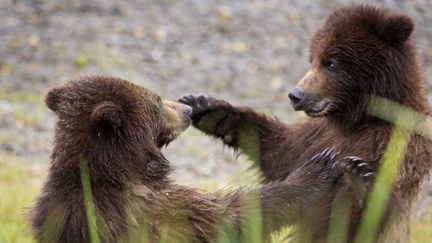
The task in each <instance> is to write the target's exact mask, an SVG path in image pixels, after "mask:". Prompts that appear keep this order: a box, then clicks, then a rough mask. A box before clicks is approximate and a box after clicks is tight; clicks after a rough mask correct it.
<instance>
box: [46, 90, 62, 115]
mask: <svg viewBox="0 0 432 243" xmlns="http://www.w3.org/2000/svg"><path fill="white" fill-rule="evenodd" d="M63 94H64V90H63V89H62V88H60V87H55V88H52V89H50V90H49V91H48V93H47V94H46V95H45V104H46V106H47V107H48V108H49V109H50V110H52V111H54V112H57V111H58V110H59V108H60V102H61V101H62V96H63Z"/></svg>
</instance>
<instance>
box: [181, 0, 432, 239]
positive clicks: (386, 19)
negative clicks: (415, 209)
mask: <svg viewBox="0 0 432 243" xmlns="http://www.w3.org/2000/svg"><path fill="white" fill-rule="evenodd" d="M413 28H414V23H413V21H412V20H411V18H409V17H407V16H405V15H400V14H394V13H391V12H390V11H388V10H385V9H380V8H376V7H372V6H351V7H345V8H341V9H338V10H336V11H335V12H334V13H332V14H331V15H330V16H329V17H328V18H327V20H326V21H325V23H324V24H323V25H322V26H321V27H320V28H319V29H318V30H317V31H316V32H315V33H314V35H313V36H312V40H311V43H310V66H311V67H310V70H309V71H308V72H307V73H306V75H305V76H304V77H303V78H302V79H301V81H300V82H299V83H298V84H297V86H296V88H295V89H294V90H293V91H292V92H291V93H290V94H289V98H290V99H291V103H292V106H293V107H294V109H295V110H303V111H305V112H306V114H307V115H308V116H310V117H311V118H310V119H308V120H307V121H305V122H303V123H300V124H296V125H292V126H287V125H286V124H283V123H282V122H280V121H279V120H276V119H271V118H267V117H265V116H263V115H261V114H258V113H256V112H255V111H253V110H251V109H250V108H246V107H235V106H232V105H231V104H229V103H228V102H226V101H223V100H218V99H215V98H212V97H209V96H206V95H189V96H185V97H183V98H181V99H180V101H181V102H183V103H185V104H189V105H191V106H192V107H193V108H194V113H193V116H192V118H193V124H194V125H195V126H196V127H197V128H198V129H200V130H202V131H203V132H205V133H207V134H210V135H213V136H216V137H219V138H221V139H222V140H223V141H224V143H225V144H227V145H229V146H232V147H234V148H236V149H237V148H239V149H240V150H242V151H243V152H244V153H246V154H248V155H249V156H250V157H251V158H252V159H253V160H254V161H255V165H256V166H257V167H259V168H260V169H261V171H262V173H263V175H264V181H265V182H273V181H278V180H281V179H283V178H286V177H287V176H289V175H290V174H291V173H293V171H296V170H297V169H298V168H299V167H300V166H302V165H303V163H304V161H306V160H305V159H306V158H309V157H310V156H312V155H313V154H315V153H317V152H318V151H320V150H322V149H324V148H325V147H332V148H334V149H335V150H336V151H339V152H340V155H341V156H347V155H355V156H356V157H350V159H349V160H348V161H345V162H346V163H345V162H344V163H340V166H339V168H340V169H341V170H342V171H344V172H345V173H344V177H343V179H342V180H340V181H339V182H338V183H337V184H336V186H335V187H334V188H333V190H332V191H331V195H330V196H328V197H325V198H322V200H320V202H319V203H318V205H316V207H317V208H319V210H310V211H308V212H306V214H305V215H304V216H305V217H304V220H302V221H301V222H300V224H301V225H303V226H304V227H306V229H307V230H305V231H306V232H308V233H310V235H311V237H312V240H313V241H314V242H326V240H327V232H328V228H329V220H330V208H331V206H332V204H333V203H334V202H335V200H337V199H338V198H341V197H348V198H351V199H352V200H351V201H352V203H353V206H352V215H351V223H350V227H349V236H348V239H349V240H350V241H351V240H353V238H354V237H355V235H356V232H357V229H358V225H359V222H360V219H361V216H362V213H363V211H364V208H365V199H366V197H367V195H368V191H369V190H370V185H371V184H372V183H373V180H374V173H375V172H376V171H377V170H378V168H379V166H380V163H381V160H382V158H383V154H384V152H385V150H386V146H387V144H388V141H389V138H390V134H391V132H392V130H393V128H394V125H393V123H391V122H388V121H385V120H382V119H380V118H377V117H375V116H372V115H370V114H369V113H368V107H369V106H370V104H371V101H372V100H373V99H374V98H373V97H383V98H385V99H388V100H391V101H393V102H397V103H399V104H401V105H404V106H406V107H409V108H411V109H413V110H415V111H417V112H420V113H423V114H429V106H428V103H427V99H426V96H425V92H424V88H423V80H422V77H421V71H420V68H419V65H418V62H417V59H416V55H415V50H414V47H413V44H412V41H411V37H410V36H411V33H412V31H413ZM251 130H252V131H254V132H251ZM245 134H246V135H250V134H254V136H253V137H251V138H250V139H252V140H253V139H254V138H256V139H257V141H256V143H255V144H254V143H251V142H250V141H248V142H245V137H247V136H246V135H245ZM251 144H252V145H251ZM431 155H432V144H431V142H430V141H429V140H428V139H426V138H423V137H421V136H420V135H418V134H411V136H410V138H409V144H408V148H407V151H406V153H405V156H404V158H403V161H402V165H401V168H400V171H399V174H398V176H397V178H396V183H395V185H394V187H393V190H392V194H391V198H390V200H389V205H388V210H387V212H386V214H385V218H384V221H383V223H382V227H381V229H380V233H379V235H378V236H377V237H376V238H375V239H376V240H377V241H379V242H382V240H384V239H386V240H389V239H390V238H393V239H396V240H397V242H407V241H408V239H409V227H408V225H409V216H410V211H411V208H412V205H413V203H414V202H415V200H416V198H417V192H418V190H419V186H420V183H421V181H422V179H423V178H424V176H425V175H427V174H428V173H429V170H430V168H431V165H432V157H431ZM305 186H307V185H305ZM304 193H305V194H307V193H308V192H307V191H304ZM281 211H283V210H281Z"/></svg>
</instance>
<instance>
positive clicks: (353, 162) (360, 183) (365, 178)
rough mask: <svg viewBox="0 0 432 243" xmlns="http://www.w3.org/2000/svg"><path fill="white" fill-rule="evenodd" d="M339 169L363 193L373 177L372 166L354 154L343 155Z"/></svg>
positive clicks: (367, 188)
mask: <svg viewBox="0 0 432 243" xmlns="http://www.w3.org/2000/svg"><path fill="white" fill-rule="evenodd" d="M338 167H339V168H340V170H341V171H342V172H343V173H344V174H346V175H347V176H348V178H349V179H350V180H351V182H352V183H353V185H354V186H355V187H356V188H357V189H358V190H360V193H361V194H363V195H365V194H367V192H368V191H369V189H370V187H371V185H372V182H373V180H374V178H375V173H374V172H373V170H372V167H371V166H370V165H369V164H368V163H365V162H364V161H363V159H361V158H359V157H356V156H347V157H344V158H343V159H342V160H341V161H340V162H339V163H338Z"/></svg>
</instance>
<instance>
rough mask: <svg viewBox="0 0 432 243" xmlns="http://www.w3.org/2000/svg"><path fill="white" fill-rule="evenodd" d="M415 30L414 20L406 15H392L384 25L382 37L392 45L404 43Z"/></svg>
mask: <svg viewBox="0 0 432 243" xmlns="http://www.w3.org/2000/svg"><path fill="white" fill-rule="evenodd" d="M413 30H414V21H413V20H412V19H411V18H410V17H408V16H405V15H392V16H390V17H388V18H387V19H386V21H385V22H384V24H383V26H382V31H381V37H382V38H383V39H384V41H385V42H387V43H388V44H390V45H399V44H403V43H404V42H405V41H406V40H407V39H408V38H409V37H410V35H411V33H412V32H413Z"/></svg>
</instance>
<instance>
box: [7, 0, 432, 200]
mask: <svg viewBox="0 0 432 243" xmlns="http://www.w3.org/2000/svg"><path fill="white" fill-rule="evenodd" d="M349 2H351V1H344V0H320V1H304V0H290V1H285V0H268V1H258V0H248V1H246V0H237V1H222V0H184V1H183V0H182V1H176V0H154V1H148V0H147V1H139V0H130V1H114V0H93V1H86V0H76V1H55V0H29V1H22V0H13V1H12V0H0V20H1V24H0V40H1V41H0V152H1V153H11V154H14V155H17V156H19V157H21V158H23V160H24V161H28V163H41V164H46V163H47V162H48V161H49V158H48V157H49V151H50V148H51V141H52V136H53V124H54V121H55V120H54V116H53V113H52V112H50V111H48V109H46V108H45V107H44V104H43V102H42V99H43V98H42V97H43V94H44V92H46V90H47V89H48V88H49V87H51V86H53V85H56V84H59V83H61V82H64V81H65V80H68V79H71V78H74V77H77V76H79V75H82V74H109V75H115V76H119V77H122V78H126V79H129V80H132V81H134V82H136V83H138V84H141V85H143V86H145V87H148V88H150V89H152V90H154V91H156V92H158V93H160V94H161V95H162V96H164V97H166V98H170V99H177V98H178V97H180V96H181V95H184V94H186V93H190V92H205V93H209V94H211V95H214V96H216V97H220V98H224V99H227V100H229V101H231V102H232V103H234V104H241V105H248V106H252V107H255V108H257V109H259V110H261V111H263V112H266V113H268V114H275V115H277V116H278V117H280V118H281V119H282V120H284V121H286V122H288V123H291V122H294V121H296V120H298V119H301V117H302V116H303V115H302V114H299V113H294V112H293V110H292V109H291V107H290V105H289V102H288V98H287V92H288V90H290V89H291V88H292V87H293V86H294V85H295V83H296V82H297V81H298V80H299V78H300V77H302V74H303V73H304V72H305V71H306V70H307V68H308V62H307V56H308V54H307V52H308V40H309V37H310V35H311V33H312V31H313V30H314V29H316V28H317V27H318V26H319V24H320V23H321V22H322V21H323V19H324V18H325V16H326V15H327V14H329V12H330V11H331V10H332V9H334V8H335V7H337V6H339V5H342V4H347V3H349ZM375 3H376V4H379V5H384V6H387V7H389V8H391V9H394V10H396V11H403V12H405V13H408V14H410V15H411V16H412V17H413V18H414V19H415V20H416V22H417V26H416V33H415V36H416V42H417V44H418V47H419V48H418V50H419V59H420V62H421V64H422V65H423V67H424V71H425V80H426V87H427V91H428V93H431V89H432V27H431V23H432V15H431V14H430V13H431V11H432V2H431V1H430V0H414V1H400V0H382V1H376V2H375ZM166 154H167V157H168V158H169V159H170V160H171V161H172V162H173V164H174V166H175V168H176V170H175V173H174V175H173V176H174V177H175V179H176V180H179V181H180V182H181V183H183V184H189V185H200V186H201V187H207V186H208V187H212V188H214V187H222V186H226V185H238V184H242V183H243V184H244V183H245V181H249V177H252V176H253V174H254V173H253V172H248V173H245V172H244V171H246V169H247V168H248V163H247V162H246V161H245V159H244V158H243V157H242V156H240V157H239V158H238V159H237V157H236V156H234V155H233V154H232V151H229V150H228V149H224V148H223V147H222V146H221V144H219V143H217V142H215V141H213V140H211V139H209V138H207V137H205V136H203V135H202V134H200V133H199V132H197V131H195V130H194V129H189V130H188V131H187V132H186V133H185V134H183V135H182V136H181V137H180V138H179V140H178V141H176V142H174V143H172V144H171V145H170V146H169V147H168V148H167V150H166ZM235 161H236V162H235ZM431 188H432V186H426V187H425V190H423V192H422V201H421V205H426V204H427V202H428V201H427V200H428V199H429V198H430V197H429V198H428V197H427V195H429V196H430V195H431V194H432V189H431ZM420 208H425V207H423V206H421V207H420Z"/></svg>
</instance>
